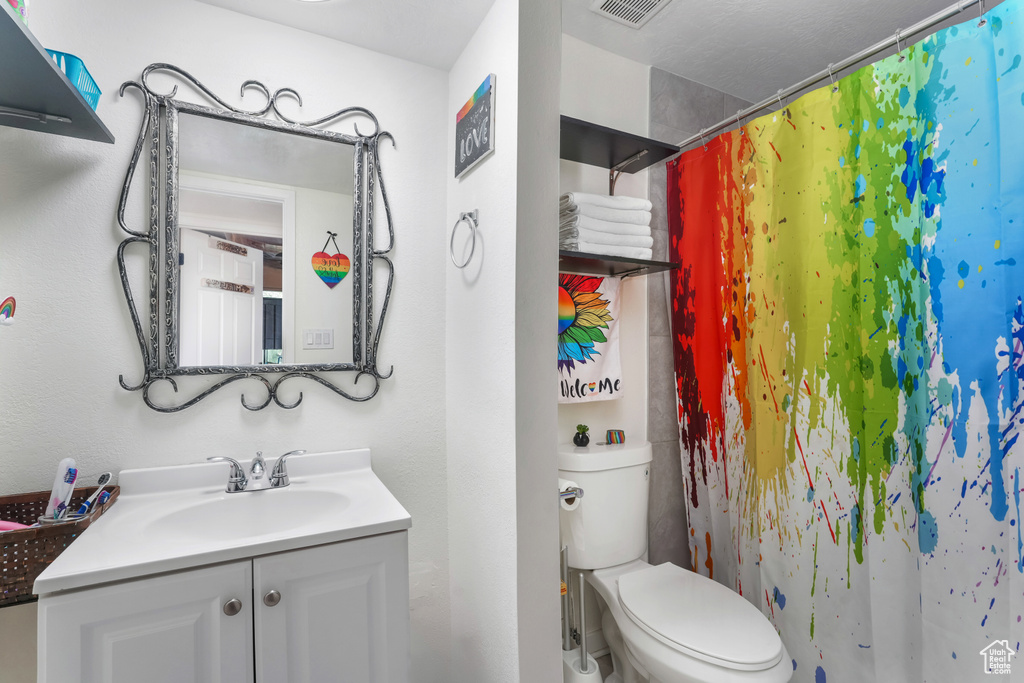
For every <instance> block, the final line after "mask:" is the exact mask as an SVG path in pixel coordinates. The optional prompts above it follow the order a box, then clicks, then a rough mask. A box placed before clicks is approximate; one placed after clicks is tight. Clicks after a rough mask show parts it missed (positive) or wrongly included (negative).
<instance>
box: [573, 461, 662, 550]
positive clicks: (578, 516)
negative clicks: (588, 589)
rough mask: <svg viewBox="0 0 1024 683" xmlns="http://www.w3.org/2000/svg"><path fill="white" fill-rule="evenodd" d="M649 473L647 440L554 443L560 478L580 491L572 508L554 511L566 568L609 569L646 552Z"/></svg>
mask: <svg viewBox="0 0 1024 683" xmlns="http://www.w3.org/2000/svg"><path fill="white" fill-rule="evenodd" d="M650 472H651V444H650V443H648V442H646V441H644V442H640V443H636V444H604V445H592V446H588V447H587V448H576V447H574V446H573V445H572V444H564V445H561V446H559V447H558V476H559V478H561V479H565V480H568V481H572V482H575V483H576V484H577V485H578V486H579V487H580V488H581V489H583V496H582V497H581V498H580V499H579V501H578V502H579V504H578V505H577V506H576V508H575V509H574V510H565V509H564V508H560V509H559V511H558V521H559V529H560V532H561V539H562V544H563V545H568V546H569V566H570V567H574V568H576V569H601V568H604V567H613V566H615V565H618V564H624V563H626V562H632V561H633V560H635V559H637V558H639V557H641V556H642V555H643V554H644V552H646V550H647V499H648V495H649V480H650Z"/></svg>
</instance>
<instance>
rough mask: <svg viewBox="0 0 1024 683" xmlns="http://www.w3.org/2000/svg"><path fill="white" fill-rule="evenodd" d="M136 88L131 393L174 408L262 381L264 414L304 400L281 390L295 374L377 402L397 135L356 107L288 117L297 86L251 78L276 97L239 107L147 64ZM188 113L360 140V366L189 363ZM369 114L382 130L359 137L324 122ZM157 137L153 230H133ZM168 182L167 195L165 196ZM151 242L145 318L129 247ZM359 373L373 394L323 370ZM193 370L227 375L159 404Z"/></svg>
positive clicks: (356, 343) (356, 292)
mask: <svg viewBox="0 0 1024 683" xmlns="http://www.w3.org/2000/svg"><path fill="white" fill-rule="evenodd" d="M155 72H162V73H164V74H165V75H168V76H170V77H172V78H174V79H175V80H181V81H183V82H186V83H188V84H189V85H191V86H192V87H194V88H195V89H196V90H197V91H198V92H200V93H202V95H204V96H205V97H207V98H208V99H209V100H210V101H212V102H213V103H215V104H216V105H217V107H210V106H204V105H198V104H193V103H190V102H185V101H182V100H178V99H175V95H176V94H177V91H178V86H177V85H174V87H173V88H172V90H171V92H169V93H166V94H162V93H160V92H157V91H155V90H154V89H153V88H152V87H151V86H150V84H149V77H150V75H151V74H153V73H155ZM128 88H136V89H138V90H139V91H140V92H141V93H142V95H143V97H144V100H145V105H146V111H145V116H144V118H143V121H142V125H141V127H140V130H139V138H138V140H137V141H136V143H135V150H134V152H133V153H132V157H131V162H130V163H129V165H128V171H127V173H126V175H125V180H124V185H123V187H122V190H121V197H120V201H119V204H118V209H117V222H118V225H120V227H121V229H122V230H124V231H125V232H126V233H127V234H128V237H127V239H125V240H124V241H123V242H121V244H120V246H119V247H118V249H117V267H118V271H119V273H120V276H121V286H122V288H123V289H124V295H125V299H126V301H127V304H128V310H129V313H130V315H131V319H132V324H133V325H134V327H135V334H136V336H137V337H138V342H139V349H140V351H141V353H142V364H143V376H142V379H141V380H140V381H139V382H138V383H137V384H129V383H127V382H126V381H125V380H124V376H123V375H121V376H120V377H119V378H118V380H119V382H120V383H121V386H122V387H123V388H124V389H127V390H128V391H140V390H141V391H142V398H143V400H144V401H145V403H146V405H148V406H149V407H150V408H152V409H153V410H156V411H159V412H163V413H171V412H177V411H179V410H184V409H185V408H189V407H191V406H193V405H195V404H197V403H198V402H199V401H201V400H203V399H204V398H206V397H207V396H209V395H210V394H212V393H213V392H215V391H217V390H218V389H221V388H222V387H224V386H226V385H228V384H231V383H232V382H236V381H238V380H243V379H253V380H256V381H258V382H260V383H261V384H262V385H263V387H264V389H265V390H266V393H267V395H266V397H265V398H264V400H263V401H262V402H260V403H255V404H254V403H249V402H246V400H245V395H244V394H243V395H242V396H241V402H242V405H243V406H245V407H246V408H247V409H249V410H254V411H255V410H261V409H263V408H265V407H267V406H268V405H270V403H271V402H273V403H276V404H277V405H278V406H280V407H282V408H295V407H296V406H298V405H299V403H301V402H302V394H301V393H299V396H298V399H297V400H296V401H295V402H294V403H285V402H283V401H282V400H281V398H280V397H279V395H278V392H279V390H280V387H281V385H282V384H283V383H284V382H285V381H286V380H289V379H292V378H298V377H303V378H306V379H310V380H312V381H314V382H318V383H319V384H321V385H323V386H325V387H327V388H329V389H330V390H332V391H334V392H335V393H337V394H339V395H341V396H343V397H345V398H347V399H349V400H352V401H367V400H369V399H371V398H373V397H374V396H375V395H376V393H377V391H378V389H379V388H380V380H382V379H386V378H388V377H390V376H391V372H392V370H391V369H389V370H388V372H387V374H384V373H381V372H380V371H379V370H378V368H377V348H378V344H379V343H380V336H381V330H382V328H383V324H384V318H385V315H386V314H387V308H388V301H389V300H390V298H391V286H392V284H393V282H394V264H393V263H392V261H391V259H390V258H389V257H388V254H389V253H390V251H391V249H392V248H393V246H394V241H395V235H394V228H393V225H392V220H391V208H390V206H389V205H388V199H387V192H386V191H385V189H384V179H383V176H382V174H381V166H380V157H379V153H378V151H379V146H380V143H381V142H382V141H383V140H384V139H388V140H390V141H391V143H392V145H393V144H394V139H393V138H392V136H391V134H390V133H387V132H385V131H382V130H381V129H380V126H379V124H378V122H377V118H376V117H375V116H374V115H373V114H372V113H371V112H370V111H369V110H367V109H364V108H362V107H346V108H344V109H340V110H338V111H336V112H334V113H332V114H329V115H327V116H324V117H321V118H319V119H315V120H312V121H307V122H300V121H295V120H293V119H291V118H289V117H287V116H286V115H284V114H282V113H281V110H280V109H279V106H278V104H279V100H281V99H282V98H287V97H290V98H292V99H294V100H295V101H296V102H297V103H298V105H299V106H302V99H301V97H300V96H299V94H298V93H297V92H296V91H295V90H293V89H291V88H281V89H279V90H277V91H276V92H273V93H271V91H270V89H269V88H267V87H266V86H265V85H264V84H262V83H260V82H259V81H255V80H248V81H246V82H245V83H243V84H242V86H241V94H242V96H244V94H245V92H246V90H256V91H258V92H259V93H260V94H261V95H262V97H264V98H265V99H266V102H265V103H264V104H263V106H262V107H261V108H259V109H255V110H242V109H237V108H235V107H232V106H231V105H229V104H228V103H226V102H225V101H224V100H222V99H221V98H220V97H218V96H217V95H215V94H214V93H213V92H212V91H211V90H209V89H208V88H207V87H206V86H205V85H203V84H202V83H201V82H200V81H198V80H197V79H196V78H195V77H193V76H192V75H191V74H189V73H188V72H186V71H184V70H182V69H180V68H178V67H176V66H173V65H171V64H163V63H156V64H150V65H149V66H147V67H146V68H145V69H144V70H143V72H142V77H141V79H140V81H139V82H136V81H128V82H126V83H124V84H123V85H122V86H121V89H120V94H121V95H122V96H124V93H125V90H126V89H128ZM179 113H188V114H192V115H196V116H202V117H208V118H213V119H220V120H223V121H228V122H233V123H238V124H241V125H246V126H254V127H258V128H263V129H269V130H273V131H280V132H285V133H291V134H294V135H302V136H306V137H312V138H320V139H324V140H329V141H333V142H339V143H345V144H349V145H352V146H353V148H354V161H353V164H354V169H353V171H354V179H355V182H354V185H355V187H354V193H353V197H352V202H353V211H352V213H353V217H352V220H353V249H352V251H353V258H352V278H353V284H352V286H353V299H354V301H353V310H352V359H353V360H352V362H351V363H330V364H310V363H296V364H286V365H270V364H268V365H243V366H188V367H182V366H179V364H178V295H179V277H178V267H177V266H178V249H179V246H178V240H179V236H178V155H177V150H178V139H177V136H178V114H179ZM354 116H357V117H361V118H363V119H366V120H369V122H370V123H372V125H373V130H372V131H371V132H370V133H369V134H368V135H363V134H362V133H361V132H360V130H359V127H358V124H355V125H353V129H354V131H355V134H354V135H346V134H342V133H338V132H334V131H330V130H325V129H324V128H323V126H325V125H328V124H331V123H332V122H336V121H338V120H339V119H342V118H347V117H354ZM147 141H148V143H149V164H148V166H149V175H150V182H149V197H148V205H149V228H148V230H145V231H142V230H133V229H132V228H129V227H128V226H127V225H126V224H125V208H126V206H127V205H128V201H129V200H128V195H129V192H130V190H131V186H132V181H133V179H134V177H135V171H136V168H137V167H138V165H139V160H140V158H141V157H142V154H143V151H144V150H145V149H146V143H147ZM378 185H379V192H380V197H381V200H382V204H383V207H384V212H385V216H386V222H387V230H388V240H387V245H386V247H385V248H383V249H377V248H376V247H375V245H374V198H375V192H376V187H377V186H378ZM161 186H162V187H163V192H161ZM136 243H142V244H146V245H148V248H149V249H148V250H149V282H148V289H147V291H146V298H147V299H148V302H149V305H148V311H147V312H144V313H143V314H142V315H140V313H139V310H138V308H137V306H136V303H135V297H134V296H133V293H132V286H131V282H130V279H129V277H128V272H127V269H126V266H125V250H126V248H127V247H128V246H129V245H131V244H136ZM376 262H380V263H382V264H384V266H386V268H387V277H388V279H387V287H386V289H385V292H384V296H383V302H382V305H381V307H380V315H379V318H378V319H377V321H376V323H374V304H373V266H374V263H376ZM144 316H148V325H147V326H146V327H144V326H143V322H142V319H143V317H144ZM326 372H355V373H356V375H355V379H354V382H353V385H355V384H357V383H358V382H359V380H360V379H361V378H363V377H364V376H365V377H368V378H369V381H370V384H369V385H366V384H365V383H364V385H363V386H362V387H360V388H361V389H364V390H365V391H362V392H355V391H352V392H350V391H346V390H343V389H341V388H340V387H338V386H336V385H335V384H334V383H333V382H331V381H330V380H329V379H326V378H325V377H322V376H320V375H319V374H316V373H326ZM193 375H200V376H205V375H226V377H224V378H223V379H221V380H220V381H218V382H216V383H214V384H213V385H209V386H205V388H203V389H202V390H201V391H199V392H198V393H196V394H195V395H194V396H193V397H192V398H189V399H187V400H185V401H183V402H181V403H178V404H176V405H159V404H157V403H156V402H154V400H153V398H152V397H151V396H150V389H151V388H152V387H153V385H154V384H156V383H158V382H168V383H169V384H170V386H171V387H172V389H173V390H174V392H175V393H177V392H178V382H177V380H176V379H175V378H180V377H186V376H193Z"/></svg>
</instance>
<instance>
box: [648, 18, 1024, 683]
mask: <svg viewBox="0 0 1024 683" xmlns="http://www.w3.org/2000/svg"><path fill="white" fill-rule="evenodd" d="M978 24H979V20H978V18H977V16H975V18H973V19H972V20H970V21H967V22H965V23H963V24H960V25H958V26H955V27H952V28H948V29H946V30H943V31H940V32H939V33H937V34H935V35H933V36H931V37H929V38H927V39H925V40H923V41H921V42H920V43H918V44H916V45H912V46H909V47H907V46H904V49H903V50H902V52H901V53H899V54H897V55H893V56H892V57H888V58H886V59H884V60H882V61H880V62H877V63H875V64H874V65H872V66H868V67H865V68H862V69H860V70H859V71H857V72H856V73H854V74H852V75H850V76H848V77H847V78H844V79H842V80H841V81H839V82H838V88H836V89H833V87H832V86H831V85H828V86H826V87H824V88H822V89H820V90H817V91H814V92H812V93H810V94H808V95H806V96H804V97H801V98H800V99H799V100H797V101H795V102H793V103H789V104H787V105H786V106H785V108H784V109H782V110H781V111H778V112H775V113H771V114H768V115H766V116H762V117H761V118H758V119H756V120H754V121H752V122H750V123H748V124H747V125H746V126H744V127H743V128H742V129H739V130H735V131H732V132H729V133H725V134H723V135H721V136H719V137H718V138H716V139H714V140H713V141H710V142H708V144H707V145H706V147H698V148H696V149H695V150H693V151H691V152H688V153H686V154H684V155H682V156H681V157H680V158H679V159H677V160H676V161H674V162H672V163H671V164H669V173H668V178H669V179H668V197H669V216H670V251H671V256H672V258H673V259H674V260H677V261H679V262H681V268H680V269H679V271H677V273H676V275H674V279H673V292H672V309H673V311H672V324H673V339H674V361H675V369H676V378H677V389H678V406H679V419H680V438H681V445H682V459H683V473H684V479H685V480H686V495H687V505H688V513H689V524H690V546H691V554H692V557H693V563H694V569H695V570H696V571H699V572H701V573H703V574H705V575H707V576H711V577H712V578H714V579H715V580H718V581H720V582H722V583H724V584H726V585H728V586H730V587H732V588H734V589H735V590H737V591H739V592H740V593H741V594H742V595H743V596H745V597H746V598H747V599H749V600H750V601H752V602H754V603H755V604H757V605H758V606H759V607H760V608H761V610H762V612H763V613H764V614H765V615H766V616H767V617H768V618H769V619H770V620H771V621H772V623H773V624H774V625H775V626H776V628H777V629H778V631H779V633H780V635H781V637H782V640H783V642H784V643H785V644H786V646H787V648H788V651H789V654H790V656H791V658H792V660H793V661H792V664H793V667H794V678H793V680H794V681H814V682H815V683H820V682H822V681H827V682H829V683H844V682H847V681H850V682H859V681H870V682H878V683H890V682H903V681H929V682H932V681H950V682H953V681H955V682H957V683H959V682H960V681H983V680H984V681H990V680H992V678H990V677H989V675H988V674H987V671H986V669H990V670H993V671H997V670H1000V671H1003V672H1004V673H1005V672H1007V671H1009V672H1011V673H1010V675H1009V676H1006V677H1004V678H1002V679H1001V680H1024V654H1020V655H1018V654H1017V653H1019V652H1020V648H1021V641H1022V640H1024V623H1022V614H1024V555H1022V548H1024V541H1022V535H1021V522H1022V519H1021V493H1022V487H1024V485H1022V482H1021V472H1022V471H1024V453H1022V449H1024V439H1021V438H1020V435H1021V433H1022V432H1024V303H1022V299H1024V272H1022V270H1021V269H1022V268H1024V68H1021V58H1022V53H1024V13H1022V12H1021V0H1010V1H1008V2H1005V3H1003V4H1001V5H999V6H998V7H996V8H995V9H993V10H991V11H990V12H988V13H987V14H986V15H985V22H984V24H983V25H980V26H979V25H978Z"/></svg>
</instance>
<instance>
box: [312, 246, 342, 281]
mask: <svg viewBox="0 0 1024 683" xmlns="http://www.w3.org/2000/svg"><path fill="white" fill-rule="evenodd" d="M349 267H350V261H349V260H348V256H345V255H344V254H335V255H334V256H331V255H330V254H328V253H327V252H326V251H318V252H316V253H315V254H313V270H314V271H316V274H317V275H319V276H320V279H321V280H323V281H324V284H326V285H327V286H328V287H330V288H331V289H334V285H336V284H338V283H339V282H341V281H342V280H344V279H345V276H346V275H348V271H349Z"/></svg>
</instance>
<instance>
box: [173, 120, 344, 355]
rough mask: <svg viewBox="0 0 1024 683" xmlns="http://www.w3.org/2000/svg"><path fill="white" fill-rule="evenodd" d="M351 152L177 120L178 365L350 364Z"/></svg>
mask: <svg viewBox="0 0 1024 683" xmlns="http://www.w3.org/2000/svg"><path fill="white" fill-rule="evenodd" d="M353 149H354V148H353V147H352V146H351V145H347V144H343V143H340V142H335V141H332V140H326V139H320V138H311V137H305V136H301V135H294V134H291V133H287V132H283V131H277V130H269V129H266V128H258V127H254V126H248V125H239V123H237V122H234V121H225V120H221V119H215V118H207V117H203V116H196V115H192V114H188V113H186V112H181V114H180V115H179V117H178V155H179V156H178V168H179V175H178V190H179V195H178V227H179V230H180V232H179V245H180V252H181V253H180V256H179V311H178V316H179V317H178V320H179V327H178V329H179V340H178V342H179V355H178V364H179V365H180V366H182V367H188V366H219V365H232V366H241V365H260V364H278V363H285V364H292V363H321V364H325V363H351V362H352V361H353V350H352V340H351V337H352V334H351V333H352V328H353V306H354V298H353V290H352V286H353V278H349V277H346V276H347V274H348V264H349V262H350V259H351V258H352V255H353V251H352V250H353V235H352V212H353V196H352V194H353V187H354V181H353ZM332 233H333V234H334V235H335V236H334V237H332ZM325 243H326V244H325ZM320 252H326V254H322V253H320ZM338 254H340V256H337V255H338ZM318 257H319V258H318ZM315 267H316V268H315ZM339 278H340V281H339Z"/></svg>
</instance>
